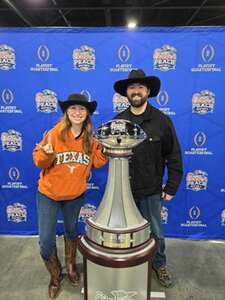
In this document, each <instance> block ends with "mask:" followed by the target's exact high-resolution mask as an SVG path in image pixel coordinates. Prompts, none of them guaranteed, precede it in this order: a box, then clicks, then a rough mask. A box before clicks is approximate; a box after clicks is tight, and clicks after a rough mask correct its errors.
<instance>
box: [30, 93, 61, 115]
mask: <svg viewBox="0 0 225 300" xmlns="http://www.w3.org/2000/svg"><path fill="white" fill-rule="evenodd" d="M35 101H36V109H37V112H42V113H53V112H57V102H58V100H57V94H56V93H55V92H53V91H51V90H48V89H46V90H43V91H42V92H38V93H37V94H36V96H35Z"/></svg>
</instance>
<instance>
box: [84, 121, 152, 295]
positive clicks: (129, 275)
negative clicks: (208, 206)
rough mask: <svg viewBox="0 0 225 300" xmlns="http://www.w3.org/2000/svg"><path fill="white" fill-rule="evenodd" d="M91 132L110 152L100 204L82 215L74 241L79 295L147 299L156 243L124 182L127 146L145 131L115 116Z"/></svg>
mask: <svg viewBox="0 0 225 300" xmlns="http://www.w3.org/2000/svg"><path fill="white" fill-rule="evenodd" d="M95 137H96V138H97V139H98V141H99V142H100V143H101V144H102V145H103V147H104V151H105V154H106V155H108V156H109V171H108V180H107V184H106V188H105V193H104V195H103V199H102V201H101V204H100V206H99V208H98V210H97V212H96V214H95V216H94V217H92V218H90V219H88V220H87V224H86V234H85V235H84V236H83V237H82V238H81V240H80V242H79V249H80V252H81V253H82V255H83V262H84V299H85V300H104V299H132V300H147V299H150V291H151V270H152V267H151V259H152V257H153V255H154V254H155V251H156V243H155V240H154V239H152V238H151V235H150V233H151V231H150V225H149V223H148V222H147V220H145V219H144V218H143V217H142V215H141V214H140V212H139V210H138V209H137V207H136V204H135V201H134V199H133V195H132V192H131V188H130V182H129V157H130V156H131V155H132V148H133V147H135V146H137V145H138V144H139V143H141V142H142V141H144V140H145V139H146V134H145V132H144V131H143V130H142V129H141V127H140V126H138V125H136V124H133V123H131V122H130V121H127V120H121V119H120V120H119V119H118V120H117V119H116V120H112V121H109V122H107V123H104V124H102V125H101V126H100V127H99V128H98V129H97V131H96V134H95ZM113 297H114V298H113ZM126 297H127V298H126Z"/></svg>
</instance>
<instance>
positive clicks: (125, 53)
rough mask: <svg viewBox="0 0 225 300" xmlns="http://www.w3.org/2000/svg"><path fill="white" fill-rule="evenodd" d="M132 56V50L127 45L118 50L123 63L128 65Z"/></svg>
mask: <svg viewBox="0 0 225 300" xmlns="http://www.w3.org/2000/svg"><path fill="white" fill-rule="evenodd" d="M130 56H131V51H130V48H129V47H128V46H127V45H122V46H121V47H120V48H119V50H118V57H119V60H120V61H121V62H122V63H126V62H127V61H128V60H129V59H130Z"/></svg>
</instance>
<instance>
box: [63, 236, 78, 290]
mask: <svg viewBox="0 0 225 300" xmlns="http://www.w3.org/2000/svg"><path fill="white" fill-rule="evenodd" d="M64 242H65V264H66V271H67V275H68V278H69V280H70V282H71V283H72V285H74V286H78V284H79V275H78V273H77V272H76V252H77V243H78V238H76V239H74V240H69V239H68V238H66V237H65V236H64Z"/></svg>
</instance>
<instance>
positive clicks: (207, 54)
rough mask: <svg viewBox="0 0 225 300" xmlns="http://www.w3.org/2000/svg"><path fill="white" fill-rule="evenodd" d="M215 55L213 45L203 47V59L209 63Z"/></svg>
mask: <svg viewBox="0 0 225 300" xmlns="http://www.w3.org/2000/svg"><path fill="white" fill-rule="evenodd" d="M214 55H215V50H214V48H213V46H212V45H210V44H208V45H205V46H204V47H203V48H202V59H203V61H204V62H206V63H209V62H210V61H212V60H213V58H214Z"/></svg>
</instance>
